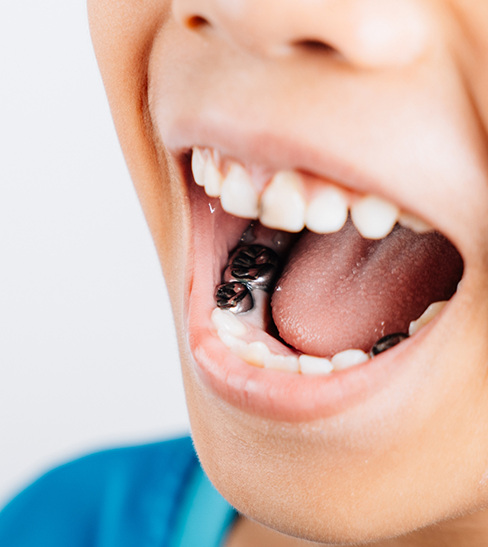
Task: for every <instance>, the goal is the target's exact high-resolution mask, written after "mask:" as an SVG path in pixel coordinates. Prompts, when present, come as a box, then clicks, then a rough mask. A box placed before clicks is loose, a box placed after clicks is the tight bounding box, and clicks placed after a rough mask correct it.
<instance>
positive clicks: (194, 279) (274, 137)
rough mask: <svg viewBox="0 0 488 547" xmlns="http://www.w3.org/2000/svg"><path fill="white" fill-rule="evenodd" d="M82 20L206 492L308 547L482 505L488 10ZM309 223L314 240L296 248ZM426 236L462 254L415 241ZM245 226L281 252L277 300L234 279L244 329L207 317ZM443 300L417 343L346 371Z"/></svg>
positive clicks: (252, 0)
mask: <svg viewBox="0 0 488 547" xmlns="http://www.w3.org/2000/svg"><path fill="white" fill-rule="evenodd" d="M90 14H91V22H92V31H93V37H94V42H95V46H96V49H97V54H98V58H99V61H100V66H101V70H102V73H103V76H104V78H105V83H106V86H107V90H108V95H109V98H110V101H111V105H112V109H113V114H114V118H115V122H116V125H117V128H118V131H119V135H120V139H121V143H122V146H123V149H124V152H125V155H126V158H127V161H128V164H129V167H130V169H131V172H132V175H133V178H134V182H135V184H136V187H137V190H138V193H139V196H140V199H141V202H142V205H143V207H144V211H145V213H146V216H147V219H148V222H149V225H150V228H151V231H152V234H153V237H154V240H155V243H156V246H157V249H158V252H159V255H160V258H161V262H162V265H163V268H164V273H165V276H166V280H167V283H168V286H169V290H170V293H171V297H172V303H173V308H174V313H175V320H176V324H177V328H178V332H179V340H180V347H181V356H182V366H183V374H184V379H185V386H186V392H187V398H188V405H189V409H190V416H191V421H192V428H193V435H194V440H195V444H196V447H197V450H198V453H199V455H200V457H201V460H202V464H203V466H204V468H205V470H206V471H207V472H208V474H209V476H210V478H211V479H212V481H213V482H214V484H215V485H216V486H217V487H218V488H219V490H220V491H221V492H222V493H223V495H224V496H226V497H227V498H228V499H229V501H230V502H231V503H232V504H234V505H235V506H236V508H237V509H238V510H240V511H242V512H243V513H244V514H246V515H248V516H250V517H252V518H254V519H256V520H258V521H260V522H263V523H265V524H267V525H269V526H272V527H275V528H277V529H279V530H281V531H284V532H287V533H289V534H292V535H299V536H301V537H306V538H310V539H314V540H316V541H319V540H320V541H331V542H332V541H337V542H339V541H363V540H370V539H378V538H384V537H388V536H392V535H395V534H400V533H404V532H408V531H411V530H414V529H416V528H418V527H421V526H425V525H428V524H430V523H433V522H436V521H439V520H442V519H446V518H449V517H458V516H459V515H461V514H463V513H465V512H469V511H473V510H479V509H481V508H482V507H483V506H484V504H486V502H487V501H488V384H487V367H488V336H487V333H488V214H487V213H488V164H487V161H486V143H487V133H486V129H487V122H488V3H486V2H484V1H481V0H173V1H171V0H137V1H136V0H124V1H120V0H92V1H91V3H90ZM195 146H196V147H199V148H200V155H198V152H196V153H194V161H193V168H194V175H195V178H196V179H197V182H199V183H203V184H204V185H205V188H202V187H201V186H199V185H197V184H196V183H195V181H194V180H193V176H192V171H191V151H192V148H193V147H195ZM212 156H213V158H214V159H213V160H212ZM218 156H220V160H219V157H218ZM212 161H213V162H214V163H213V164H212ZM232 162H235V163H234V164H233V163H232ZM219 169H220V170H219ZM212 170H213V171H212ZM229 173H230V174H231V175H230V176H228V174H229ZM277 173H278V176H276V177H275V175H276V174H277ZM223 177H224V178H225V177H227V178H226V179H225V182H222V181H223ZM222 184H223V186H221V185H222ZM205 190H206V192H207V194H210V195H213V196H214V197H209V196H207V194H206V193H205ZM217 194H221V195H222V205H221V201H220V199H219V197H215V196H216V195H217ZM365 195H368V196H369V195H372V196H375V197H374V198H366V199H363V198H364V196H365ZM376 198H380V199H379V200H378V199H376ZM222 206H224V207H225V209H226V210H227V211H232V212H233V213H234V214H233V215H229V214H227V213H224V212H223V210H222ZM348 210H349V211H350V212H351V216H352V219H353V221H351V220H349V221H347V223H346V224H345V226H344V227H342V225H343V223H344V221H345V219H346V216H347V212H348ZM407 214H408V215H415V217H417V219H415V218H414V221H413V222H414V224H415V227H416V230H417V232H416V231H412V230H410V229H407V228H405V227H404V226H412V218H411V217H409V216H408V215H407ZM243 217H245V218H243ZM257 217H259V219H260V221H259V222H258V221H256V222H255V228H254V231H253V230H250V229H248V227H249V224H250V222H251V221H250V219H253V218H257ZM419 218H420V219H422V221H423V222H421V223H419V222H420V221H419ZM397 220H399V221H400V224H401V225H402V226H401V227H398V226H397V228H395V230H394V231H393V232H392V233H391V234H390V235H388V234H389V232H390V229H391V227H392V226H393V225H394V224H395V222H396V221H397ZM304 223H306V224H307V226H308V227H309V228H310V229H311V231H310V232H304V233H303V234H301V235H300V236H299V237H298V238H297V237H296V236H294V237H290V236H289V233H297V232H300V230H301V229H302V228H303V225H304ZM424 223H428V224H429V225H431V226H433V227H434V228H435V229H436V230H437V231H438V232H440V233H441V234H443V235H444V236H445V237H446V238H448V239H449V241H450V242H451V243H452V245H451V244H450V243H448V242H447V241H446V240H445V239H444V238H443V237H441V236H440V235H439V234H438V233H432V232H430V233H426V234H422V235H419V233H418V232H419V231H423V228H424ZM263 225H266V226H267V227H268V229H265V228H263ZM356 227H357V229H358V230H359V232H361V234H362V235H363V236H364V237H361V236H360V235H359V234H358V232H357V231H356ZM277 228H282V230H277ZM341 228H342V229H341ZM246 230H247V232H246V235H245V237H244V239H245V243H249V242H251V243H255V244H256V243H259V244H263V245H264V246H265V247H268V248H272V249H274V250H276V251H277V252H278V254H279V259H278V262H279V265H278V266H277V268H278V269H281V270H282V272H281V273H279V274H278V281H275V282H274V284H273V285H272V288H271V295H272V303H271V304H270V302H269V301H268V298H267V296H266V294H267V293H266V292H265V291H263V290H261V289H257V288H253V289H252V290H251V291H250V292H249V293H248V292H247V291H248V290H249V289H248V285H247V284H242V283H236V284H234V285H232V286H229V287H230V288H232V289H234V290H236V291H244V292H243V294H246V295H247V296H246V297H245V298H244V300H243V301H242V303H241V305H242V306H245V305H246V302H247V303H249V302H250V300H249V299H250V296H249V295H250V294H252V295H253V296H254V308H253V310H252V311H250V312H247V313H238V314H233V313H232V312H228V311H227V312H226V313H223V314H220V315H219V313H218V312H216V313H214V314H212V311H213V310H214V309H215V308H216V307H217V306H216V303H215V290H216V287H217V285H219V284H220V283H221V282H222V281H221V275H222V271H223V269H224V267H225V266H226V264H227V263H228V261H229V254H230V252H231V251H232V250H233V249H234V248H235V247H236V246H237V245H238V244H239V241H240V239H241V236H242V234H243V233H244V232H245V231H246ZM323 232H331V233H326V234H325V235H324V234H323ZM253 238H254V239H253ZM241 245H243V243H241ZM290 248H291V249H292V250H291V255H286V253H288V252H290V251H289V249H290ZM283 249H285V250H283ZM456 249H457V251H456ZM253 250H254V251H255V250H256V248H254V249H251V251H253ZM458 252H459V254H458ZM460 255H461V256H462V260H461V257H460ZM268 259H269V257H268ZM268 259H267V260H268ZM258 262H259V261H258ZM463 262H464V273H463ZM258 266H259V264H258ZM245 268H247V270H246V271H247V272H248V273H249V267H248V266H245ZM245 268H244V269H245ZM251 269H252V268H251ZM254 271H256V268H254ZM232 275H233V276H234V277H233V279H236V276H237V273H236V271H233V273H232ZM461 276H462V277H463V281H462V286H461V287H460V288H459V289H458V290H457V292H456V287H457V284H458V282H459V280H460V278H461ZM237 277H238V276H237ZM229 287H227V288H229ZM229 290H230V289H229ZM447 300H449V302H448V304H447V306H446V307H445V308H444V309H443V310H442V312H441V313H440V314H439V315H438V316H437V317H436V319H435V320H434V321H432V322H431V323H429V324H428V325H427V326H425V327H424V328H423V329H422V330H420V331H418V332H417V333H416V334H414V335H413V336H411V337H410V338H409V339H406V340H404V341H402V342H400V344H398V345H397V346H395V347H392V348H391V349H389V350H388V351H385V352H383V353H381V354H379V355H377V356H376V357H374V358H373V359H370V360H368V361H367V362H363V363H360V364H356V365H354V366H352V365H353V362H355V361H354V360H355V359H356V361H362V360H363V359H366V358H367V357H366V354H368V353H369V351H370V349H371V347H372V346H373V345H374V344H375V342H376V341H377V340H378V339H380V338H382V336H384V335H388V334H393V333H396V332H402V333H408V330H409V324H410V322H411V321H412V320H415V319H417V318H418V317H419V316H421V315H422V313H423V312H424V310H426V308H427V307H428V306H429V305H430V304H432V303H434V302H439V301H447ZM227 304H229V297H228V293H226V294H223V297H222V299H221V305H224V306H225V305H227ZM229 305H230V304H229ZM434 308H435V307H434ZM437 308H441V306H437ZM270 311H271V320H270V319H269V315H270ZM211 316H212V317H213V320H212V319H211ZM229 317H230V318H234V319H235V318H237V319H239V321H240V323H238V322H235V321H231V320H230V319H229ZM216 325H218V326H220V329H221V330H220V331H219V333H217V327H216ZM243 325H244V326H243ZM226 329H227V330H226ZM243 331H246V332H245V334H242V332H243ZM278 333H279V334H278ZM280 335H281V336H280ZM400 338H401V337H400ZM398 340H399V338H396V339H395V340H394V342H396V341H398ZM256 341H260V342H264V343H266V345H267V347H268V349H266V348H264V347H263V346H262V345H260V344H255V343H254V342H256ZM251 343H254V344H253V345H252V346H250V344H251ZM390 343H391V345H393V342H392V340H390ZM385 347H388V345H387V346H384V347H382V348H380V349H384V348H385ZM351 348H352V349H360V350H363V352H358V351H356V352H355V353H352V354H351V353H349V354H342V355H339V357H335V358H334V359H332V365H331V364H330V362H329V361H326V360H323V359H322V360H319V361H317V360H313V359H307V358H300V359H299V356H300V355H301V354H308V355H312V356H319V357H326V358H328V359H329V360H330V358H331V357H332V356H334V355H336V354H338V353H341V352H342V351H343V350H347V349H351ZM272 354H275V355H278V354H281V355H285V356H287V358H275V357H272ZM245 361H247V362H245ZM249 363H252V364H249ZM341 363H342V365H341ZM165 366H173V363H166V364H165ZM311 366H315V367H318V368H317V370H318V371H320V372H321V374H306V372H307V371H310V367H311ZM341 366H342V367H346V366H348V368H345V369H344V370H339V369H340V368H341ZM263 367H264V368H263ZM269 367H278V368H289V369H291V370H292V372H284V371H280V370H269ZM307 367H309V368H307ZM332 367H334V370H333V371H332V372H328V373H327V371H328V370H330V369H331V368H332ZM299 368H300V370H301V371H302V372H301V373H299V372H297V370H298V369H299Z"/></svg>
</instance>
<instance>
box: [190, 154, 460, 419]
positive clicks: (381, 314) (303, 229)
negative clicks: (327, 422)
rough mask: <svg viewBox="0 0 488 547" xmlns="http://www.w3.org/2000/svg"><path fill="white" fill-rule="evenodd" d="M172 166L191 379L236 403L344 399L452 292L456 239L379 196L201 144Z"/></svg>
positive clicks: (309, 404)
mask: <svg viewBox="0 0 488 547" xmlns="http://www.w3.org/2000/svg"><path fill="white" fill-rule="evenodd" d="M183 164H184V165H183V166H184V169H185V170H186V174H187V177H186V178H187V181H188V184H189V194H190V199H191V203H192V214H193V219H194V222H195V225H194V233H195V244H194V246H195V255H196V256H195V257H194V268H198V271H194V273H193V281H192V290H191V296H190V312H189V335H190V348H191V351H192V354H193V357H194V359H195V362H196V368H197V371H199V372H200V375H201V376H202V378H203V380H204V381H206V383H207V384H208V385H210V387H211V388H213V390H214V391H217V392H218V394H219V395H220V396H221V397H223V398H224V399H225V400H227V401H228V402H231V403H233V404H236V405H237V406H240V407H241V408H243V409H244V410H250V411H253V412H258V413H260V414H262V415H265V416H271V417H274V418H279V419H287V420H292V421H296V420H300V419H310V418H314V417H319V416H321V415H323V414H324V413H325V414H330V413H331V412H332V413H333V412H336V411H337V410H338V409H339V408H342V406H343V405H344V404H346V403H347V404H348V402H347V400H348V399H349V402H354V401H355V400H358V394H361V392H362V391H365V390H363V387H364V385H366V384H367V385H368V386H371V385H372V384H374V383H375V382H376V380H375V381H372V378H373V377H376V378H381V380H380V381H378V382H376V384H378V385H380V384H381V383H382V381H384V380H385V379H386V377H387V376H388V375H387V374H386V372H385V368H388V367H389V365H391V364H392V363H391V361H392V360H395V351H396V353H397V354H399V352H401V351H403V349H405V350H406V349H407V348H408V344H409V343H410V344H411V343H412V342H414V341H415V339H416V338H420V337H421V336H420V335H421V333H422V332H425V331H424V329H425V327H426V326H427V325H428V324H429V323H431V322H432V320H433V319H434V318H436V317H437V316H438V315H439V314H440V313H441V312H442V310H443V309H444V307H445V306H446V304H447V303H448V302H449V300H450V299H451V298H452V297H453V295H454V294H455V292H456V290H457V287H458V284H459V282H460V280H461V278H462V275H463V268H464V266H463V260H462V258H461V255H460V254H459V252H458V251H457V250H456V248H455V247H454V246H453V245H452V244H451V243H450V241H449V240H448V239H447V238H446V237H444V236H443V235H442V234H441V233H439V232H438V231H436V230H435V229H434V228H433V227H431V226H429V225H428V224H427V223H426V222H425V221H423V220H422V219H420V218H418V217H417V216H415V215H413V214H411V213H410V212H408V211H403V210H402V208H401V207H399V206H397V205H396V204H394V203H391V202H390V201H388V200H386V199H384V198H382V197H381V196H376V195H370V194H369V195H360V194H359V193H356V192H354V191H352V190H349V189H346V188H344V187H342V186H340V185H339V184H337V183H335V182H333V181H326V180H324V179H321V178H319V177H317V176H314V175H311V174H309V173H305V172H302V171H298V170H283V171H274V172H272V171H270V170H269V169H266V168H265V167H261V166H255V165H253V166H246V165H243V164H241V163H240V162H237V161H234V160H233V159H231V158H223V157H220V154H219V153H218V151H216V150H215V149H210V148H203V149H202V148H197V147H194V148H193V150H192V151H190V152H187V153H186V154H184V156H183ZM426 330H427V329H426ZM393 348H395V349H393ZM402 348H403V349H402ZM388 354H389V355H391V356H392V359H386V360H385V359H384V358H383V356H384V355H385V356H386V355H388ZM382 358H383V365H381V359H382ZM348 393H349V395H348ZM353 395H354V396H353ZM321 397H325V398H326V399H327V401H325V402H324V401H322V403H321V402H320V398H321ZM334 401H335V403H334ZM326 403H327V404H328V405H329V406H328V410H325V406H324V405H325V404H326ZM339 403H340V404H339ZM347 404H346V406H347ZM341 405H342V406H341Z"/></svg>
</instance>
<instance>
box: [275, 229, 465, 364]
mask: <svg viewBox="0 0 488 547" xmlns="http://www.w3.org/2000/svg"><path fill="white" fill-rule="evenodd" d="M462 273H463V261H462V259H461V256H460V255H459V253H458V252H457V250H456V249H455V248H454V247H453V245H452V244H451V243H450V242H449V241H448V240H447V239H446V238H444V237H443V236H442V235H440V234H439V233H437V232H432V233H429V234H423V235H420V234H416V233H414V232H412V231H410V230H406V229H404V228H401V227H399V226H397V227H396V228H395V229H394V230H393V231H392V232H391V234H390V235H389V236H388V237H387V238H385V239H382V240H380V241H372V240H367V239H363V238H362V237H361V236H360V235H359V233H358V232H357V230H356V228H355V227H354V225H353V224H352V223H351V222H350V221H349V222H348V223H347V224H346V226H345V227H344V228H343V229H342V230H341V231H340V232H337V233H335V234H330V235H318V234H314V233H312V232H305V234H304V235H303V236H302V237H301V238H300V240H299V241H298V242H297V243H296V245H295V246H294V248H293V250H292V253H291V255H290V258H289V260H288V263H287V264H286V266H285V268H284V271H283V274H282V277H281V279H280V280H279V281H278V283H277V285H276V289H275V292H274V295H273V298H272V313H273V319H274V322H275V324H276V327H277V328H278V331H279V333H280V336H281V337H282V339H283V340H284V341H285V342H286V343H288V344H289V345H291V346H293V347H294V348H295V349H297V350H299V351H301V352H303V353H307V354H309V355H317V356H321V357H330V356H332V355H334V354H336V353H338V352H340V351H342V350H345V349H350V348H356V349H362V350H364V351H369V350H370V349H371V347H372V346H373V345H374V344H375V342H377V341H378V339H379V338H381V337H382V336H384V335H386V334H392V333H396V332H408V325H409V323H410V321H412V320H414V319H417V318H418V317H419V316H420V315H422V313H423V312H424V310H425V309H426V308H427V306H428V305H429V304H431V303H432V302H438V301H440V300H448V299H449V298H450V297H451V296H452V295H453V294H454V292H455V291H456V287H457V284H458V282H459V281H460V279H461V276H462Z"/></svg>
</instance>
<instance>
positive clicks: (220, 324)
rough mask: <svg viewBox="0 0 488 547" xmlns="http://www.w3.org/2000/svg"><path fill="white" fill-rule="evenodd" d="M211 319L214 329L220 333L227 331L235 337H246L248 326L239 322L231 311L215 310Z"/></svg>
mask: <svg viewBox="0 0 488 547" xmlns="http://www.w3.org/2000/svg"><path fill="white" fill-rule="evenodd" d="M211 318H212V323H213V324H214V327H215V328H216V329H217V330H218V331H220V330H225V331H226V332H228V333H229V334H232V335H233V336H244V334H246V332H247V328H246V325H244V323H242V322H241V321H239V319H237V317H236V316H235V315H234V314H233V313H232V312H230V311H226V310H221V309H219V308H215V309H214V311H213V312H212V316H211Z"/></svg>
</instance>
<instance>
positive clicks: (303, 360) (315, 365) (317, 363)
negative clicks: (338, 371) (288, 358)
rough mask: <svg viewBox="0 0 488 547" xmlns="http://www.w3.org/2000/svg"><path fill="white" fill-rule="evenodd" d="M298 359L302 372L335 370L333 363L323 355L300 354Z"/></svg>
mask: <svg viewBox="0 0 488 547" xmlns="http://www.w3.org/2000/svg"><path fill="white" fill-rule="evenodd" d="M298 361H299V363H300V372H301V373H302V374H329V373H330V372H332V371H333V370H334V367H333V366H332V363H331V362H330V361H329V360H328V359H325V358H323V357H314V356H313V355H300V357H299V358H298Z"/></svg>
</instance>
